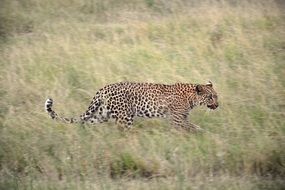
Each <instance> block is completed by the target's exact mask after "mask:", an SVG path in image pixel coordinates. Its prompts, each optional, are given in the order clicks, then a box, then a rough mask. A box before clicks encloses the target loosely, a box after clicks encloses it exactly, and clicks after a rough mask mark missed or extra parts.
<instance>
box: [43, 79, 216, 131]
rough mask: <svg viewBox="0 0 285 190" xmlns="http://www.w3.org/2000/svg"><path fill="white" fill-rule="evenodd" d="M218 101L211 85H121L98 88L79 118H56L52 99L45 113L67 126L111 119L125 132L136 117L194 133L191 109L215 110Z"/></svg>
mask: <svg viewBox="0 0 285 190" xmlns="http://www.w3.org/2000/svg"><path fill="white" fill-rule="evenodd" d="M217 100H218V96H217V93H216V92H215V90H214V89H213V85H212V83H211V82H209V83H207V84H205V85H201V84H184V83H176V84H173V85H166V84H152V83H133V82H121V83H115V84H110V85H107V86H105V87H103V88H102V89H100V90H99V91H98V92H97V93H96V95H95V96H94V98H93V99H92V102H91V104H90V106H89V107H88V109H87V111H86V112H85V113H83V114H82V115H81V116H80V118H79V119H74V118H64V117H60V116H58V115H57V114H56V113H55V111H53V110H52V105H53V100H52V99H47V100H46V103H45V110H46V111H47V112H48V114H49V115H50V117H51V118H52V119H57V120H63V121H65V122H68V123H86V122H87V123H102V122H106V121H108V120H109V119H110V118H114V119H115V120H116V122H117V123H118V124H119V126H123V127H124V128H125V129H128V128H131V126H132V124H133V119H134V117H136V116H137V117H147V118H152V117H166V118H168V119H169V121H170V123H171V124H172V126H175V127H179V128H184V129H188V130H194V131H195V130H197V129H199V127H198V126H197V125H195V124H192V123H190V122H189V120H188V115H189V112H190V110H191V109H193V108H194V107H195V106H198V105H206V106H207V107H208V108H210V109H216V108H217V107H218V101H217Z"/></svg>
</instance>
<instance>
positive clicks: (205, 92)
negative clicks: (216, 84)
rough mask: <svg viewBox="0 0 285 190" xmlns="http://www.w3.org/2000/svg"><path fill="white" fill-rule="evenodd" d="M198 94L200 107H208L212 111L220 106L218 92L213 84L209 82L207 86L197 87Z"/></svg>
mask: <svg viewBox="0 0 285 190" xmlns="http://www.w3.org/2000/svg"><path fill="white" fill-rule="evenodd" d="M195 90H196V93H197V99H198V103H199V104H200V105H206V106H207V107H208V108H210V109H213V110H214V109H216V108H217V107H218V106H219V103H218V95H217V92H216V91H215V90H214V88H213V84H212V82H210V81H209V82H208V83H207V84H205V85H201V84H198V85H196V89H195Z"/></svg>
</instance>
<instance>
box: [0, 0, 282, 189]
mask: <svg viewBox="0 0 285 190" xmlns="http://www.w3.org/2000/svg"><path fill="white" fill-rule="evenodd" d="M280 2H281V3H280ZM0 7H1V8H0V19H1V20H0V50H1V51H0V55H1V59H0V68H1V70H0V74H1V75H0V76H1V77H0V83H1V88H0V97H1V101H0V189H282V188H284V187H285V182H284V177H285V151H284V150H285V149H284V147H285V138H284V135H285V122H284V116H285V110H284V108H285V107H284V102H285V96H284V94H285V88H284V87H285V77H284V76H285V61H284V60H285V53H284V49H285V39H284V36H285V33H284V31H285V22H284V18H285V17H284V14H283V12H282V9H283V8H284V7H283V4H282V1H263V0H261V1H257V0H256V1H230V0H229V1H210V0H209V1H197V0H190V1H184V0H175V1H166V0H161V1H156V0H132V1H131V0H123V1H114V0H106V1H101V0H78V1H75V0H62V1H56V0H41V1H38V0H21V1H16V0H9V1H8V0H4V1H3V0H2V2H1V6H0ZM209 79H210V80H211V81H212V82H213V83H214V88H215V89H216V90H217V92H218V94H219V101H220V104H221V106H220V108H219V109H218V110H217V111H214V112H209V111H207V110H206V108H197V109H194V110H193V111H192V112H191V120H192V122H193V123H195V124H198V125H200V126H201V127H202V128H204V129H205V130H206V131H207V132H206V133H204V134H198V135H193V134H186V133H183V132H180V131H177V130H175V129H172V128H171V127H170V126H169V125H168V123H167V121H164V120H160V119H151V120H145V119H137V120H136V121H135V124H134V129H133V130H132V131H130V132H128V133H122V132H120V131H119V130H117V128H116V126H115V125H114V123H105V124H100V125H97V126H85V127H84V126H80V125H69V124H63V123H58V122H55V121H52V120H50V119H49V118H48V116H47V114H46V113H45V112H44V109H43V104H44V101H45V99H46V98H47V97H53V98H54V99H55V110H56V111H57V112H58V113H59V114H63V115H65V116H77V115H79V114H81V113H82V112H84V111H85V109H86V108H87V107H88V104H89V102H90V101H91V98H92V96H93V95H94V94H95V92H96V91H97V90H98V89H99V88H101V87H102V86H104V85H106V84H109V83H115V82H119V81H137V82H155V83H167V84H172V83H176V82H190V83H204V82H207V81H208V80H209Z"/></svg>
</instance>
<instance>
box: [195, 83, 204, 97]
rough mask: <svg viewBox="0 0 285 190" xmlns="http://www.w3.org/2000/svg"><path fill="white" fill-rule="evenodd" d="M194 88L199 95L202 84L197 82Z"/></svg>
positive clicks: (201, 90)
mask: <svg viewBox="0 0 285 190" xmlns="http://www.w3.org/2000/svg"><path fill="white" fill-rule="evenodd" d="M195 90H196V92H197V94H198V95H201V94H202V92H203V87H202V85H200V84H197V85H196V88H195Z"/></svg>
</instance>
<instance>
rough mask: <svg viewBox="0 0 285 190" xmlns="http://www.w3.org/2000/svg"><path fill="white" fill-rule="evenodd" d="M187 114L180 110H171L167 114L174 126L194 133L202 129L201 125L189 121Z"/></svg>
mask: <svg viewBox="0 0 285 190" xmlns="http://www.w3.org/2000/svg"><path fill="white" fill-rule="evenodd" d="M188 115H189V113H188V112H187V111H184V112H182V111H181V110H173V111H171V112H170V114H169V119H170V122H171V125H172V126H174V127H176V128H182V129H185V130H186V131H190V132H194V133H195V132H199V131H202V130H203V129H202V128H201V127H199V126H198V125H195V124H193V123H190V121H189V117H188Z"/></svg>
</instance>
